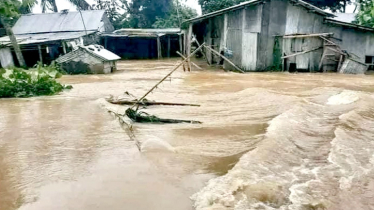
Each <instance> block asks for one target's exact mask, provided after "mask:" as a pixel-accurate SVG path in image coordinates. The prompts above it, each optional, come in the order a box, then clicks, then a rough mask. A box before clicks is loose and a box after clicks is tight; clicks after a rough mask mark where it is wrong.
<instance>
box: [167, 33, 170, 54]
mask: <svg viewBox="0 0 374 210" xmlns="http://www.w3.org/2000/svg"><path fill="white" fill-rule="evenodd" d="M167 54H168V58H170V36H168V52H167Z"/></svg>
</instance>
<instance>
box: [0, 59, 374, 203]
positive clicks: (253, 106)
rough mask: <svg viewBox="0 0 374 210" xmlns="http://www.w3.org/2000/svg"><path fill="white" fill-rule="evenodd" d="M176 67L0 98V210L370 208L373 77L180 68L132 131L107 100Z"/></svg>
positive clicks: (155, 65)
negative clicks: (147, 120) (160, 121)
mask: <svg viewBox="0 0 374 210" xmlns="http://www.w3.org/2000/svg"><path fill="white" fill-rule="evenodd" d="M177 62H178V60H173V59H171V60H161V61H122V62H120V63H119V64H118V68H119V70H118V71H117V72H116V73H114V74H111V75H78V76H64V77H63V78H61V79H60V81H61V82H62V83H64V84H72V85H73V87H74V89H72V90H70V91H66V92H63V93H62V94H60V95H57V96H51V97H36V98H30V99H1V100H0V113H1V115H0V210H14V209H20V210H66V209H72V210H73V209H74V210H76V209H79V210H107V209H111V210H122V209H131V210H132V209H134V210H143V209H144V210H149V209H154V210H192V209H198V210H213V209H214V210H223V209H230V210H233V209H235V210H244V209H284V210H286V209H292V210H309V209H331V210H351V209H356V210H360V209H362V210H367V209H374V199H373V196H374V95H373V92H374V76H370V75H369V76H353V75H339V74H290V73H250V74H245V75H242V74H236V73H231V72H224V71H221V70H214V69H212V68H209V69H205V70H204V71H192V72H183V71H182V69H180V70H179V71H178V72H176V73H175V74H173V76H172V77H171V79H168V80H167V81H165V82H164V83H162V85H160V86H159V88H158V89H156V90H155V91H154V92H153V93H152V94H150V95H149V96H148V97H147V98H148V99H149V100H157V101H165V102H182V103H194V104H200V105H201V106H200V107H177V106H157V107H156V106H154V107H148V108H147V109H145V110H143V111H145V112H148V113H150V114H155V115H157V116H159V117H163V118H174V119H188V120H199V121H202V122H203V124H197V125H196V124H174V125H155V124H134V125H133V132H134V134H135V136H136V138H137V139H138V140H139V141H140V149H141V151H139V150H138V147H137V146H136V143H135V142H134V141H132V139H131V138H130V137H129V136H128V135H127V133H126V131H125V130H126V129H123V128H122V127H121V126H120V124H119V123H118V121H117V120H116V119H115V117H114V116H112V115H111V114H109V113H108V112H107V110H108V109H109V110H114V111H118V112H123V111H124V110H125V109H126V107H121V106H117V105H112V104H109V103H107V102H106V101H105V97H108V96H109V95H114V96H119V95H123V93H124V92H126V91H128V92H130V93H132V94H134V95H135V96H137V97H140V96H142V95H143V94H144V93H145V92H146V91H147V90H149V89H150V88H151V87H152V86H153V85H154V84H155V83H157V81H158V80H159V79H161V78H162V77H163V76H164V75H166V74H167V73H168V72H169V71H170V70H171V69H172V68H173V67H174V66H175V64H176V63H177Z"/></svg>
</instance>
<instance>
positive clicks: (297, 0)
mask: <svg viewBox="0 0 374 210" xmlns="http://www.w3.org/2000/svg"><path fill="white" fill-rule="evenodd" d="M289 1H290V2H293V3H295V4H298V5H300V6H302V7H305V8H308V9H310V10H313V11H315V12H316V13H319V14H321V15H324V16H328V17H335V16H334V15H333V14H331V13H328V12H326V11H324V10H322V9H321V8H318V7H316V6H314V5H311V4H309V3H307V2H305V1H302V0H289ZM261 2H263V0H251V1H245V2H242V3H240V4H238V5H235V6H232V7H228V8H225V9H222V10H218V11H215V12H211V13H208V14H205V15H201V16H198V17H196V18H192V19H189V20H186V21H184V22H196V21H200V20H204V19H207V18H210V17H214V16H217V15H221V14H224V13H226V12H228V11H232V10H237V9H240V8H243V7H246V6H249V5H254V4H259V3H261Z"/></svg>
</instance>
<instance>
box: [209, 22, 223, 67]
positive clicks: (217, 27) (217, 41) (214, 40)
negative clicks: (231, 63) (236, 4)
mask: <svg viewBox="0 0 374 210" xmlns="http://www.w3.org/2000/svg"><path fill="white" fill-rule="evenodd" d="M223 25H224V15H219V16H215V17H214V18H212V19H211V27H210V30H211V32H210V38H211V39H210V45H211V46H212V48H213V49H215V50H216V51H218V52H221V50H222V47H221V44H222V39H223V33H224V30H223ZM210 61H211V62H212V63H219V62H220V61H221V58H220V57H219V56H218V55H216V54H211V58H210Z"/></svg>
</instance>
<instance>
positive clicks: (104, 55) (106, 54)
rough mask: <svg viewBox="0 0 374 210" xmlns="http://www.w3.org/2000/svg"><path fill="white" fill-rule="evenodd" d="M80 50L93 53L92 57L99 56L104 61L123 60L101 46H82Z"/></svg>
mask: <svg viewBox="0 0 374 210" xmlns="http://www.w3.org/2000/svg"><path fill="white" fill-rule="evenodd" d="M80 48H83V49H85V50H86V51H87V52H89V53H91V54H92V55H95V56H98V57H100V58H101V59H103V60H107V61H115V60H119V59H121V57H119V56H118V55H116V54H114V53H112V52H110V51H109V50H106V49H105V48H104V47H103V46H101V45H88V46H84V47H82V46H81V47H80Z"/></svg>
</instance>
